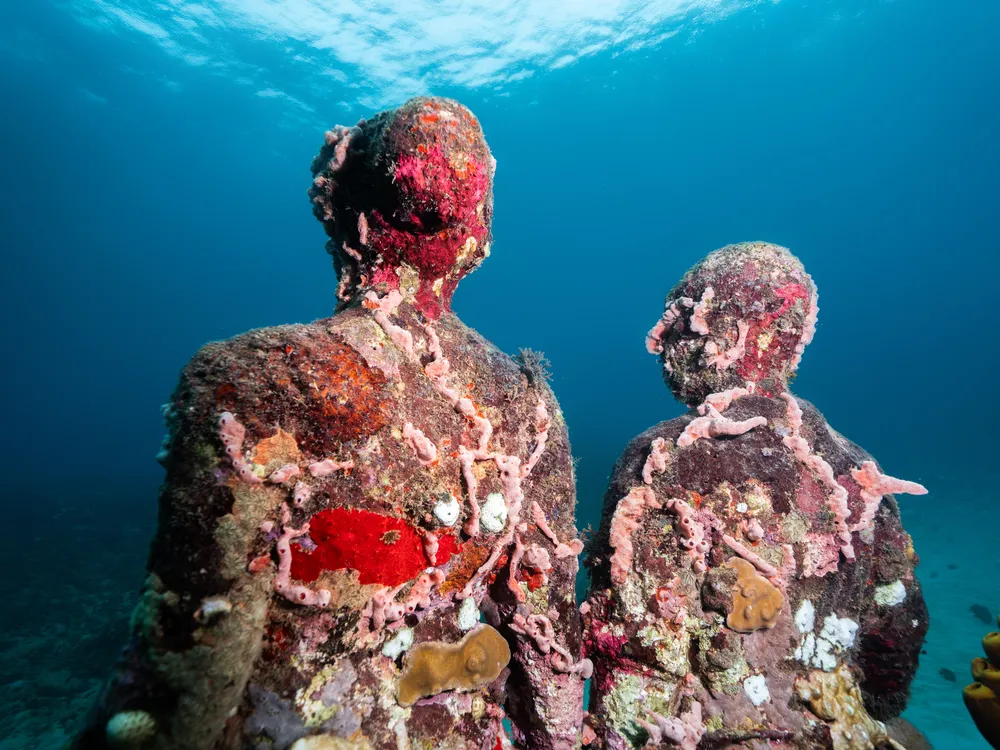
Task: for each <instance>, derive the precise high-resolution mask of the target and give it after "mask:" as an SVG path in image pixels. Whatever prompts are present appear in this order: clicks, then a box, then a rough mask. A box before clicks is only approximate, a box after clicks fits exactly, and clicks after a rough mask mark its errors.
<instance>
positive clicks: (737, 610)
mask: <svg viewBox="0 0 1000 750" xmlns="http://www.w3.org/2000/svg"><path fill="white" fill-rule="evenodd" d="M725 567H727V568H731V569H733V570H735V571H736V576H737V578H736V584H735V585H734V586H733V608H732V611H731V612H730V613H729V617H727V618H726V624H727V625H728V626H729V627H730V628H732V629H733V630H736V631H738V632H740V633H752V632H754V631H755V630H769V629H771V628H773V627H774V624H775V622H777V620H778V613H779V612H781V607H782V605H783V604H784V603H785V598H784V597H783V596H782V595H781V591H780V590H779V589H778V588H777V587H776V586H774V585H772V584H771V583H770V582H769V581H768V580H767V579H766V578H764V577H763V576H761V575H760V574H759V573H757V570H756V568H754V566H753V565H751V564H750V563H748V562H747V561H746V560H744V559H743V558H741V557H732V558H730V559H729V560H727V561H726V565H725Z"/></svg>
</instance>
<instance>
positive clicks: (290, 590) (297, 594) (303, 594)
mask: <svg viewBox="0 0 1000 750" xmlns="http://www.w3.org/2000/svg"><path fill="white" fill-rule="evenodd" d="M291 520H292V512H291V511H290V510H289V509H288V503H282V504H281V528H282V532H281V536H279V537H278V540H277V541H276V542H275V547H276V548H277V550H278V574H277V575H276V576H275V577H274V590H275V591H277V592H278V593H279V594H281V595H282V596H283V597H285V598H286V599H287V600H288V601H290V602H293V603H295V604H302V605H303V606H306V607H326V606H327V605H329V604H330V592H329V591H328V590H327V589H317V590H315V591H313V590H312V589H311V588H309V587H308V586H301V585H299V584H294V583H292V581H291V578H292V548H291V541H292V539H295V538H296V537H300V536H304V535H305V534H308V533H309V524H308V523H306V524H305V525H303V526H302V528H300V529H293V528H292V527H291V526H289V523H291Z"/></svg>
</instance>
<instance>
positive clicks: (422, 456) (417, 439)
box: [403, 422, 437, 466]
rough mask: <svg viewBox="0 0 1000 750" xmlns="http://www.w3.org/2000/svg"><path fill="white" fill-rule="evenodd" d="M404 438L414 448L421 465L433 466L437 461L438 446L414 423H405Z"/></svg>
mask: <svg viewBox="0 0 1000 750" xmlns="http://www.w3.org/2000/svg"><path fill="white" fill-rule="evenodd" d="M403 440H405V441H406V444H407V445H409V446H410V448H412V449H413V452H414V454H416V456H417V460H418V461H419V462H420V464H421V466H432V465H433V464H434V462H436V461H437V446H436V445H434V441H433V440H431V439H430V438H429V437H427V436H426V435H424V433H423V432H421V431H420V430H418V429H417V428H416V427H414V426H413V425H412V424H410V423H409V422H407V423H406V424H405V425H403Z"/></svg>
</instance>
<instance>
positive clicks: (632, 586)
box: [581, 243, 927, 750]
mask: <svg viewBox="0 0 1000 750" xmlns="http://www.w3.org/2000/svg"><path fill="white" fill-rule="evenodd" d="M817 310H818V308H817V301H816V288H815V286H814V285H813V282H812V279H811V278H810V277H809V275H808V274H806V272H805V270H804V269H803V268H802V265H801V264H800V263H799V261H798V260H797V259H796V258H795V257H794V256H792V255H791V254H790V253H789V252H788V251H787V250H785V249H784V248H780V247H776V246H774V245H769V244H765V243H748V244H740V245H733V246H730V247H726V248H723V249H721V250H718V251H716V252H713V253H711V254H710V255H709V256H708V257H706V258H705V259H704V260H703V261H702V262H700V263H699V264H698V265H696V266H695V267H694V268H693V269H692V270H691V271H689V272H688V274H687V275H686V276H685V277H684V279H683V280H682V281H681V282H680V283H679V284H678V285H677V286H676V287H675V288H674V290H673V291H672V292H671V293H670V295H669V296H668V297H667V301H666V306H665V311H664V313H663V316H662V318H661V319H660V320H659V321H658V322H657V324H656V326H655V327H654V328H653V330H651V331H650V333H649V336H648V339H647V346H648V348H649V351H650V352H651V353H656V354H658V355H659V357H660V360H661V361H662V364H663V373H664V379H665V380H666V382H667V384H668V385H669V386H670V388H671V390H672V391H673V393H674V395H675V396H676V397H677V398H678V399H680V400H681V401H683V402H684V403H685V404H688V405H689V406H690V407H691V411H690V412H689V413H688V414H686V415H685V416H682V417H679V418H677V419H673V420H670V421H668V422H662V423H660V424H658V425H656V426H655V427H652V428H650V429H649V430H647V431H646V432H644V433H643V434H641V435H639V436H638V437H637V438H635V439H634V440H632V441H631V442H630V443H629V445H628V447H627V448H626V449H625V452H624V453H623V454H622V456H621V458H620V459H619V461H618V463H617V464H616V466H615V469H614V473H613V475H612V477H611V481H610V484H609V486H608V490H607V494H606V495H605V500H604V514H603V519H602V523H601V527H600V530H599V532H598V534H597V536H596V537H595V539H594V542H593V544H592V547H591V549H590V554H589V559H588V565H589V567H590V569H591V571H592V584H591V589H590V594H589V598H588V600H587V602H586V603H584V605H583V606H582V608H581V609H582V611H583V612H584V621H585V625H584V628H585V649H586V653H587V655H588V656H589V658H590V659H591V660H592V662H593V668H594V679H593V683H592V686H591V705H590V710H591V713H590V714H589V716H588V718H587V720H586V727H585V737H584V739H585V740H586V741H587V742H589V743H590V745H591V746H600V747H606V748H613V749H615V750H617V749H619V748H629V747H641V746H647V747H679V748H682V749H683V750H694V748H696V747H702V748H705V747H752V748H765V747H771V746H775V747H779V746H780V747H795V748H835V749H836V750H848V749H851V750H853V749H855V748H856V749H857V750H866V749H868V748H879V747H890V746H893V747H898V744H896V743H895V740H893V739H891V738H890V736H889V732H888V731H887V729H886V726H885V724H884V723H883V722H884V721H886V720H889V719H892V718H893V717H896V716H897V715H898V714H899V713H900V712H901V711H902V709H903V707H904V705H905V703H906V700H907V697H908V691H909V684H910V681H911V679H912V678H913V675H914V672H915V670H916V666H917V659H918V655H919V653H920V648H921V644H922V642H923V639H924V634H925V631H926V629H927V614H926V608H925V605H924V601H923V598H922V595H921V591H920V585H919V583H918V582H917V579H916V578H915V576H914V566H915V564H916V556H915V554H914V552H913V547H912V544H911V540H910V537H909V536H908V535H907V534H906V532H905V531H904V530H903V528H902V526H901V524H900V516H899V509H898V507H897V505H896V502H895V500H894V499H893V498H892V497H891V496H890V493H900V492H911V493H922V492H924V491H925V490H924V488H923V487H921V486H920V485H917V484H914V483H912V482H904V481H901V480H897V479H893V478H892V477H889V476H886V475H885V474H883V473H882V471H881V470H880V468H879V467H878V465H877V464H876V463H875V462H874V461H873V460H872V458H871V457H870V456H869V455H868V454H867V453H865V452H864V451H863V450H861V449H860V448H858V447H857V446H856V445H854V444H853V443H851V442H850V441H848V440H846V439H845V438H844V437H843V436H842V435H840V434H839V433H837V432H836V431H835V430H834V429H833V428H831V427H830V426H829V425H828V424H827V423H826V421H825V420H824V419H823V416H822V415H821V414H820V413H819V412H818V411H817V410H816V408H815V407H813V406H812V405H811V404H809V403H807V402H805V401H803V400H801V399H799V398H797V397H795V396H793V395H792V394H791V393H790V392H789V388H788V384H789V380H790V378H791V376H792V374H793V373H794V371H795V369H796V367H797V365H798V363H799V359H800V357H801V355H802V352H803V349H804V348H805V346H806V345H807V344H808V343H809V341H810V340H811V339H812V336H813V333H814V330H815V325H816V314H817ZM779 741H780V742H779Z"/></svg>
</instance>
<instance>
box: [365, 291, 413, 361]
mask: <svg viewBox="0 0 1000 750" xmlns="http://www.w3.org/2000/svg"><path fill="white" fill-rule="evenodd" d="M402 301H403V295H402V294H400V292H399V290H398V289H393V290H391V291H390V292H389V293H388V294H387V295H385V296H384V297H379V296H378V295H377V294H376V293H375V292H368V293H367V294H366V295H365V301H364V305H365V307H367V308H368V309H370V310H372V311H374V313H375V322H376V323H378V324H379V325H380V326H381V327H382V330H383V331H385V333H386V335H387V336H388V337H389V338H390V339H391V340H392V343H394V344H395V345H396V346H398V347H399V348H400V349H402V350H403V351H404V352H406V353H407V354H408V355H410V356H413V334H412V333H410V332H409V331H407V330H406V329H405V328H403V327H401V326H398V325H396V324H395V323H393V322H392V321H391V320H389V316H390V315H393V314H395V312H396V309H397V308H398V307H399V303H400V302H402Z"/></svg>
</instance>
